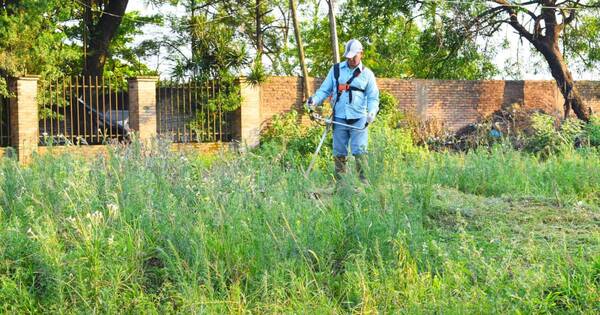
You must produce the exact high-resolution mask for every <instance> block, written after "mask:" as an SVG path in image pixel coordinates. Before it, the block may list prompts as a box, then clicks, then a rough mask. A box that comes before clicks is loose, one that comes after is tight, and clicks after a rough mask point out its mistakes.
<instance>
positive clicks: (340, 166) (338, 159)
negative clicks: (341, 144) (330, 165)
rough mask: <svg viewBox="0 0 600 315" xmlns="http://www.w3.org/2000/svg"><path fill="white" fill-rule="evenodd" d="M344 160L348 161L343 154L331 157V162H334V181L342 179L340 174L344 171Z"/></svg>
mask: <svg viewBox="0 0 600 315" xmlns="http://www.w3.org/2000/svg"><path fill="white" fill-rule="evenodd" d="M346 161H348V158H346V157H345V156H334V157H333V162H334V163H335V172H334V174H333V176H334V178H335V181H336V182H340V181H341V180H342V176H343V175H344V174H345V173H346Z"/></svg>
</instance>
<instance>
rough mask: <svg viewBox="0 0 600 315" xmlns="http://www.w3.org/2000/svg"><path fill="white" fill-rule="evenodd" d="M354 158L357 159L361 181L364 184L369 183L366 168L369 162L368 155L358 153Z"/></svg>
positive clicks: (357, 168) (357, 169)
mask: <svg viewBox="0 0 600 315" xmlns="http://www.w3.org/2000/svg"><path fill="white" fill-rule="evenodd" d="M354 160H355V161H356V171H357V172H358V178H359V179H360V182H361V183H363V184H364V185H368V184H369V181H368V180H367V175H366V170H367V167H368V163H367V155H366V154H358V155H355V156H354Z"/></svg>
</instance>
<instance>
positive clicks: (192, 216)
mask: <svg viewBox="0 0 600 315" xmlns="http://www.w3.org/2000/svg"><path fill="white" fill-rule="evenodd" d="M269 152H271V153H269ZM269 152H264V151H263V152H260V154H255V153H248V154H245V155H241V156H237V155H235V154H233V153H228V154H222V155H219V156H217V158H216V159H211V160H210V161H208V162H207V160H206V159H204V158H198V157H193V156H185V155H181V154H174V153H170V152H168V149H167V146H166V145H165V144H162V143H155V144H153V145H152V146H150V147H144V146H141V145H140V144H139V143H136V144H134V145H132V146H129V147H125V148H122V147H115V148H113V149H112V151H111V153H110V156H109V157H108V158H99V159H97V160H94V161H86V160H84V159H82V158H79V157H75V156H71V155H62V156H59V157H52V156H42V157H37V158H36V159H35V160H34V162H33V163H32V164H31V165H30V166H27V167H23V166H19V165H18V163H16V162H15V161H13V160H9V159H4V160H2V162H1V165H0V172H1V174H0V187H1V188H2V192H1V195H0V206H1V208H2V209H1V211H0V225H1V229H0V307H1V309H2V312H5V313H15V312H18V313H92V312H94V313H122V312H125V313H178V312H181V313H203V312H207V313H243V312H254V313H350V312H357V313H370V312H386V313H387V312H399V313H410V314H414V313H433V312H437V313H507V312H508V313H555V312H560V313H580V312H583V313H590V314H592V313H597V312H599V311H600V300H599V299H600V296H599V289H600V255H599V254H598V253H599V252H600V227H599V225H600V211H599V206H600V201H599V199H600V198H599V196H598V189H599V187H600V177H599V176H600V175H599V174H600V165H599V163H598V161H599V158H600V154H599V153H598V152H595V151H590V152H569V153H565V154H562V155H560V156H552V157H550V158H548V159H545V160H540V159H538V158H535V157H533V156H531V155H528V154H524V153H520V152H515V151H511V150H508V149H502V147H496V148H493V149H491V150H489V151H484V150H479V151H475V152H472V153H469V154H452V153H434V152H427V151H425V150H422V149H419V148H416V147H413V146H412V145H411V144H410V137H408V136H407V135H406V134H404V133H403V132H401V131H397V130H396V131H394V130H389V129H375V130H373V132H372V148H371V157H370V168H369V177H370V180H371V186H369V187H366V188H365V192H364V193H358V194H357V193H355V192H354V190H352V189H346V190H340V191H339V192H338V193H337V194H335V195H333V196H321V198H320V199H315V198H313V197H312V196H313V194H312V193H311V192H312V191H313V190H314V189H315V187H319V186H325V185H330V181H329V180H330V178H331V169H330V168H331V166H330V164H328V163H327V161H328V160H327V157H325V158H324V159H323V160H322V161H320V163H319V164H318V165H320V167H319V168H318V169H317V170H316V171H315V172H314V173H313V175H312V176H311V178H310V179H308V180H306V179H304V177H303V173H302V172H303V167H305V166H306V164H307V162H308V161H307V157H306V156H302V157H299V158H298V159H296V160H295V161H296V163H289V160H287V162H286V161H284V160H277V157H278V156H281V155H278V154H279V152H278V151H277V146H273V147H271V148H270V151H269ZM287 154H293V153H289V152H288V153H287ZM348 180H349V181H350V182H353V183H355V182H356V178H349V179H348Z"/></svg>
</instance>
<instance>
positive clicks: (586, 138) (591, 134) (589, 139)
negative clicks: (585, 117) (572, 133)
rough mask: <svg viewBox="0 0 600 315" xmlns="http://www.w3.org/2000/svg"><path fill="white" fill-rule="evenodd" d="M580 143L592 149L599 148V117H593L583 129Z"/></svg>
mask: <svg viewBox="0 0 600 315" xmlns="http://www.w3.org/2000/svg"><path fill="white" fill-rule="evenodd" d="M583 133H584V134H583V137H582V140H583V141H582V142H583V143H585V144H587V145H589V146H594V147H600V116H594V117H592V119H591V120H590V122H589V123H588V124H587V125H585V127H584V128H583Z"/></svg>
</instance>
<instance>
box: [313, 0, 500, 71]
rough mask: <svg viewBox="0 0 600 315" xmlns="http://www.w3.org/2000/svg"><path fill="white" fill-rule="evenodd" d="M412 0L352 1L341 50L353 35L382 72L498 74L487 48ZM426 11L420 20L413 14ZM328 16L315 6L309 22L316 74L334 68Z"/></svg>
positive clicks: (344, 11)
mask: <svg viewBox="0 0 600 315" xmlns="http://www.w3.org/2000/svg"><path fill="white" fill-rule="evenodd" d="M413 6H414V3H413V2H412V1H397V0H378V1H362V0H351V1H346V2H344V4H343V5H342V7H341V12H340V14H339V15H338V23H339V27H338V35H339V41H340V43H339V44H340V53H343V45H344V43H345V42H346V41H348V40H350V39H351V38H357V39H359V40H361V42H362V43H363V46H364V48H365V51H364V55H363V62H364V64H365V65H366V66H368V67H369V68H371V69H372V70H373V71H374V73H375V74H376V75H377V76H380V77H401V78H427V79H431V78H436V79H471V80H473V79H483V78H490V77H492V76H493V75H494V74H496V69H495V67H494V66H493V64H492V63H491V62H490V59H491V56H490V54H489V53H487V52H479V51H478V47H477V46H476V45H475V43H474V42H471V41H468V40H466V39H465V38H464V36H461V34H460V33H459V32H458V31H456V30H455V29H453V28H448V27H445V26H444V24H442V23H440V22H439V21H437V19H438V18H439V16H440V14H439V12H438V14H436V13H431V14H427V12H421V11H420V9H416V8H413ZM415 12H419V13H422V15H421V16H422V18H423V19H424V23H423V25H425V26H423V27H422V26H420V25H419V24H418V23H417V22H416V21H415V20H414V19H413V18H412V15H413V14H415ZM328 23H329V22H328V19H327V17H326V16H325V17H324V16H323V15H322V14H318V13H317V12H312V18H311V20H310V21H309V22H305V23H304V24H303V35H302V36H303V38H304V40H305V42H306V46H307V47H306V55H307V57H308V59H309V66H310V67H309V68H310V74H311V75H312V76H317V77H324V76H325V75H327V72H328V71H329V69H330V68H331V64H332V62H331V56H332V52H331V44H330V36H329V27H328Z"/></svg>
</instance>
